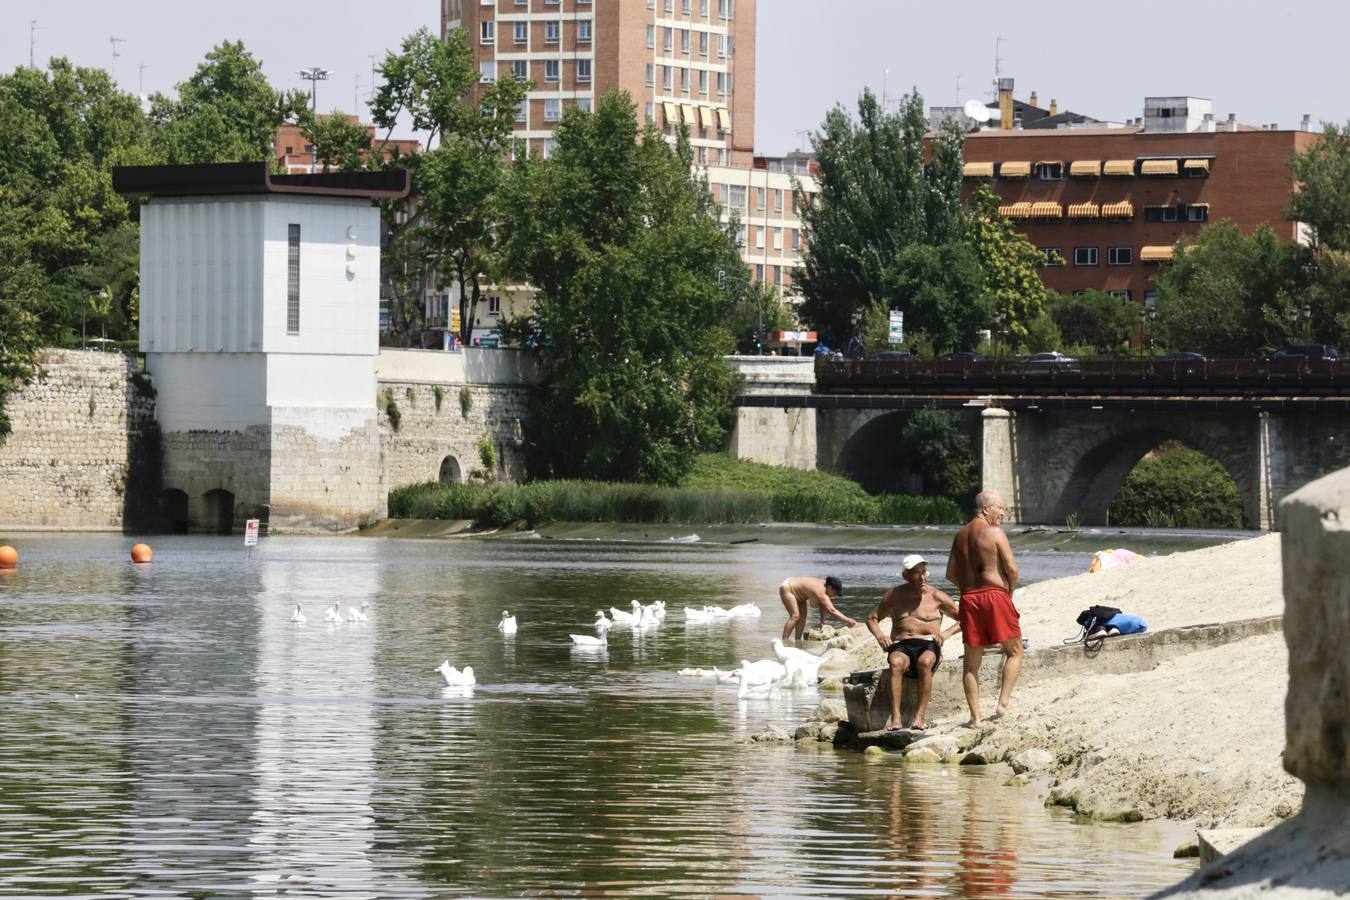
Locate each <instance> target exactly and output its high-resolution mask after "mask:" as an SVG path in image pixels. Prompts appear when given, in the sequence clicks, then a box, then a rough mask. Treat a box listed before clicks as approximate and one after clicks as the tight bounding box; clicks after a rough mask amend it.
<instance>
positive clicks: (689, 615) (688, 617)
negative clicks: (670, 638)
mask: <svg viewBox="0 0 1350 900" xmlns="http://www.w3.org/2000/svg"><path fill="white" fill-rule="evenodd" d="M711 618H712V617H711V616H709V615H708V610H707V609H706V608H704V607H698V606H686V607H685V608H684V621H685V624H688V625H703V624H705V623H706V622H709V621H711Z"/></svg>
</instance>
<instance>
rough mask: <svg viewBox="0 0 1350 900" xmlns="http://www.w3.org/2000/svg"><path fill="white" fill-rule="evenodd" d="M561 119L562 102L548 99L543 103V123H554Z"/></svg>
mask: <svg viewBox="0 0 1350 900" xmlns="http://www.w3.org/2000/svg"><path fill="white" fill-rule="evenodd" d="M561 118H562V101H561V100H557V99H548V100H545V101H544V121H545V122H556V121H558V120H559V119H561Z"/></svg>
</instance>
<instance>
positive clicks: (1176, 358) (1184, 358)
mask: <svg viewBox="0 0 1350 900" xmlns="http://www.w3.org/2000/svg"><path fill="white" fill-rule="evenodd" d="M1163 362H1194V363H1207V362H1209V357H1208V356H1206V355H1205V354H1203V353H1197V352H1195V351H1194V350H1174V351H1173V352H1171V353H1169V354H1167V355H1166V356H1164V357H1163Z"/></svg>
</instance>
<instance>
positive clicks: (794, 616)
mask: <svg viewBox="0 0 1350 900" xmlns="http://www.w3.org/2000/svg"><path fill="white" fill-rule="evenodd" d="M843 595H844V584H843V582H841V581H840V580H839V579H838V578H835V577H834V576H833V575H831V576H830V577H829V578H813V577H811V576H810V575H798V576H797V577H796V578H789V579H787V580H786V581H784V582H783V583H782V584H780V585H779V586H778V599H779V600H781V601H783V608H784V609H786V610H787V614H788V620H787V624H786V625H784V626H783V640H785V641H786V640H787V639H788V635H790V634H792V632H793V631H794V630H795V631H796V632H797V635H796V637H797V640H801V637H802V632H804V631H806V615H807V612H808V611H809V609H810V607H812V606H814V607H815V608H816V609H818V610H820V624H821V626H822V627H824V625H825V614H826V613H829V614H830V615H832V616H834V617H835V618H836V619H838V620H839V621H841V622H843V623H844V624H846V625H848V627H850V628H857V627H858V626H859V625H861V624H862V623H861V622H858V621H856V620H855V619H850V618H849V617H848V616H846V615H844V614H843V613H841V612H840V611H839V610H837V609H835V608H834V604H833V603H831V602H830V600H831V598H833V597H842V596H843Z"/></svg>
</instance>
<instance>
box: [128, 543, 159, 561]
mask: <svg viewBox="0 0 1350 900" xmlns="http://www.w3.org/2000/svg"><path fill="white" fill-rule="evenodd" d="M154 555H155V554H154V551H153V550H151V549H150V545H149V544H137V545H136V546H134V547H132V548H131V561H132V562H134V563H148V562H149V561H150V560H151V558H152V557H154Z"/></svg>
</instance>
